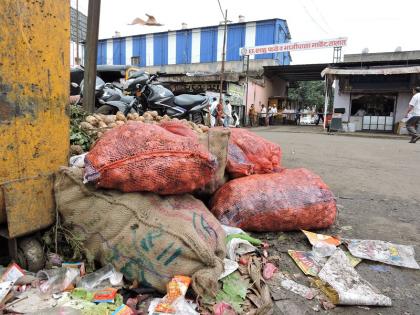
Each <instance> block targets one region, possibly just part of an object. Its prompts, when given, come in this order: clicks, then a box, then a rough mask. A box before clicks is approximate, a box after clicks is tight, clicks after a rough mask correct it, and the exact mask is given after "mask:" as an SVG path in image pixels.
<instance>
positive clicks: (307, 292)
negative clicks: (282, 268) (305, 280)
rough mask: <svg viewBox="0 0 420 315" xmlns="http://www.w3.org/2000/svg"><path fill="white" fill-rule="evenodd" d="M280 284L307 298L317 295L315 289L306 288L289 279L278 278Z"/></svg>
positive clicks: (310, 298)
mask: <svg viewBox="0 0 420 315" xmlns="http://www.w3.org/2000/svg"><path fill="white" fill-rule="evenodd" d="M280 285H281V286H282V287H283V288H285V289H286V290H289V291H291V292H293V293H295V294H298V295H300V296H301V297H304V298H305V299H307V300H312V299H313V298H314V297H315V296H316V295H317V291H316V290H315V289H313V288H308V287H307V286H305V285H303V284H299V283H297V282H295V281H293V280H291V279H287V278H282V279H281V280H280Z"/></svg>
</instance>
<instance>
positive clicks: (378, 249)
mask: <svg viewBox="0 0 420 315" xmlns="http://www.w3.org/2000/svg"><path fill="white" fill-rule="evenodd" d="M345 242H346V243H347V247H348V249H349V251H350V253H351V254H352V255H353V256H355V257H359V258H363V259H369V260H374V261H379V262H382V263H385V264H389V265H394V266H400V267H406V268H411V269H420V267H419V265H418V263H417V262H416V260H415V253H414V247H413V246H409V245H399V244H393V243H390V242H384V241H378V240H356V239H351V240H346V241H345Z"/></svg>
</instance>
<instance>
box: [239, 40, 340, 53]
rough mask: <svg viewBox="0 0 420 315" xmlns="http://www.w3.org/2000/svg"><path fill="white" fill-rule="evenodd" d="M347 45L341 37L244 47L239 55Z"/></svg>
mask: <svg viewBox="0 0 420 315" xmlns="http://www.w3.org/2000/svg"><path fill="white" fill-rule="evenodd" d="M346 45H347V38H346V37H340V38H335V39H323V40H313V41H307V42H295V43H284V44H273V45H264V46H255V47H242V48H240V49H239V54H240V55H242V56H245V55H260V54H273V53H279V52H284V51H296V50H309V49H321V48H331V47H343V46H346Z"/></svg>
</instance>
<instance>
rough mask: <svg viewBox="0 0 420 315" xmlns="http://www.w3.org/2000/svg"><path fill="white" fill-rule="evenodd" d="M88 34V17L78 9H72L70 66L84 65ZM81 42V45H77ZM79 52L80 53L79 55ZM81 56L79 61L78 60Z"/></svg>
mask: <svg viewBox="0 0 420 315" xmlns="http://www.w3.org/2000/svg"><path fill="white" fill-rule="evenodd" d="M86 32H87V16H86V15H84V14H83V13H82V12H80V11H78V10H77V9H76V8H73V7H70V66H75V65H77V64H83V63H84V56H85V49H84V44H83V43H84V42H85V40H86ZM77 41H79V44H77ZM77 50H79V53H77ZM77 56H79V59H80V60H79V61H77V60H76V58H77Z"/></svg>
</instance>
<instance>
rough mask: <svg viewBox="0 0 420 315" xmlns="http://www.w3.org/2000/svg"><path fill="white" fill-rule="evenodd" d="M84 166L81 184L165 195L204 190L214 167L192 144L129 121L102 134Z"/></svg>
mask: <svg viewBox="0 0 420 315" xmlns="http://www.w3.org/2000/svg"><path fill="white" fill-rule="evenodd" d="M85 164H86V167H85V180H87V181H92V182H96V184H97V186H98V187H104V188H114V189H118V190H121V191H124V192H132V191H150V192H155V193H158V194H161V195H170V194H183V193H188V192H192V191H194V190H196V189H198V188H201V187H203V186H204V185H206V184H207V183H208V182H209V181H210V180H211V179H212V176H213V175H214V172H215V169H216V164H217V162H216V159H215V158H214V157H213V156H212V155H211V154H210V153H209V152H208V151H207V150H206V149H205V148H204V147H203V146H201V145H200V144H199V143H198V140H197V139H196V138H190V137H184V136H180V135H176V134H173V133H172V132H169V131H167V130H165V129H164V128H161V127H159V126H157V125H151V124H144V123H142V122H135V121H133V122H128V123H127V124H125V125H123V126H120V127H117V128H113V129H111V130H110V131H108V132H107V133H105V134H104V135H103V136H102V137H101V138H100V139H99V140H98V141H97V142H96V143H95V145H94V146H93V148H91V150H90V152H89V153H88V154H87V155H86V158H85Z"/></svg>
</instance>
